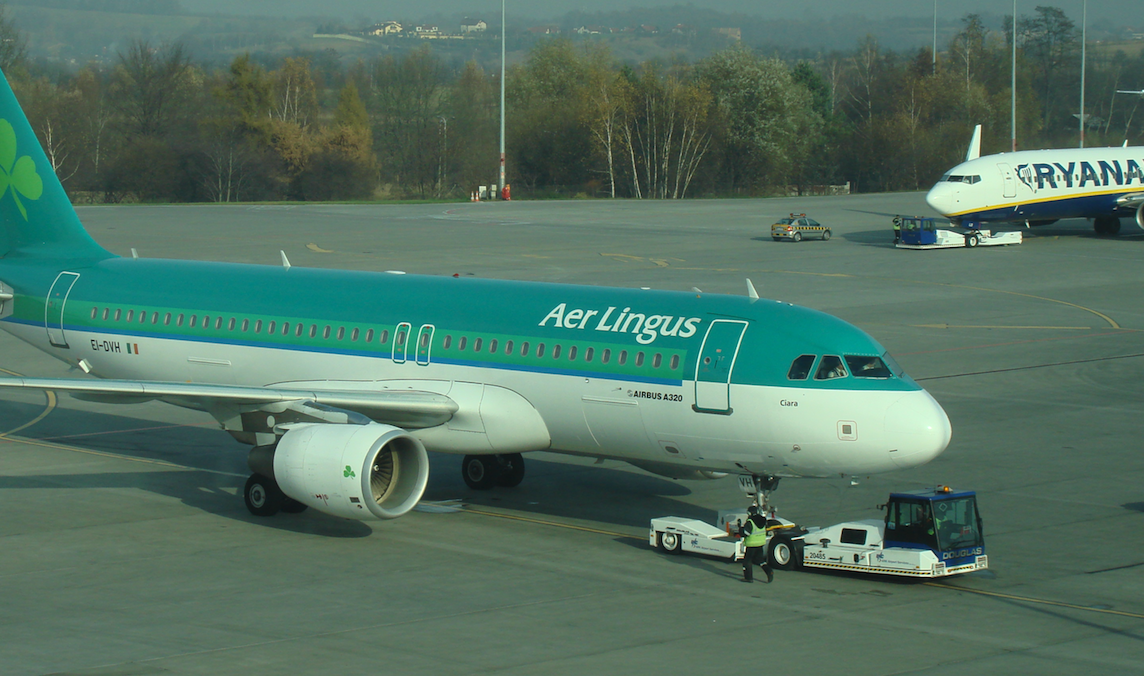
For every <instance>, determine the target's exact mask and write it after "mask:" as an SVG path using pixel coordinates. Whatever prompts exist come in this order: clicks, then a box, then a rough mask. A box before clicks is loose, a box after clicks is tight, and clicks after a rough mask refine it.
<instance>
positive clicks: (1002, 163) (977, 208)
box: [926, 126, 1144, 235]
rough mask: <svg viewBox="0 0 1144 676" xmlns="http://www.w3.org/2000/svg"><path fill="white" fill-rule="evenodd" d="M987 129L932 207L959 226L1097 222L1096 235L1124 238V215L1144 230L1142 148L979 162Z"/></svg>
mask: <svg viewBox="0 0 1144 676" xmlns="http://www.w3.org/2000/svg"><path fill="white" fill-rule="evenodd" d="M980 138H981V127H980V126H978V127H977V130H976V131H974V135H973V140H972V141H971V142H970V145H969V152H968V153H967V154H966V161H965V162H962V163H961V164H959V165H957V166H956V167H954V168H953V169H950V170H949V171H947V172H946V173H945V175H944V176H942V177H941V179H940V180H939V181H938V182H937V184H936V185H934V187H933V188H932V189H930V191H929V193H928V194H927V195H926V203H928V204H929V205H930V207H932V208H933V209H934V210H935V211H937V212H938V213H940V214H941V215H942V216H945V217H947V218H949V219H950V220H951V221H953V222H955V223H958V224H960V225H966V226H971V227H976V226H978V225H981V224H985V223H995V222H1018V223H1025V224H1027V225H1045V224H1048V223H1052V222H1054V221H1057V220H1059V219H1061V218H1091V219H1092V221H1093V228H1094V229H1095V230H1096V232H1097V233H1098V234H1102V235H1115V234H1117V233H1119V232H1120V217H1121V216H1129V217H1134V218H1135V219H1136V224H1137V225H1139V226H1140V227H1141V228H1144V147H1139V146H1137V147H1131V148H1129V147H1121V148H1080V149H1076V148H1074V149H1062V150H1022V151H1018V152H1015V153H1000V154H998V155H987V156H985V157H979V153H978V150H979V149H980Z"/></svg>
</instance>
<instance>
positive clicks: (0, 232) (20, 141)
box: [0, 74, 112, 259]
mask: <svg viewBox="0 0 1144 676" xmlns="http://www.w3.org/2000/svg"><path fill="white" fill-rule="evenodd" d="M111 255H112V254H110V253H108V252H107V251H106V250H104V249H103V248H102V247H101V246H99V245H98V244H96V243H95V240H93V239H92V238H91V236H90V235H88V234H87V231H85V230H84V229H83V225H81V224H80V222H79V217H78V216H77V215H76V213H75V209H73V208H72V205H71V201H70V200H69V199H68V196H67V193H66V192H64V187H63V185H62V184H60V180H59V178H58V177H57V176H56V172H55V171H54V170H53V169H52V165H51V163H49V162H48V158H47V155H45V154H44V150H43V147H42V146H40V141H39V139H37V138H36V134H35V132H33V131H32V126H31V125H30V124H29V123H28V118H27V116H25V115H24V111H23V110H22V109H21V108H20V104H19V102H18V101H16V95H15V94H13V93H12V88H11V87H10V86H9V85H8V80H7V78H6V77H3V75H2V74H0V258H15V257H27V256H37V257H53V258H68V259H77V258H81V259H82V258H94V259H100V258H108V257H110V256H111Z"/></svg>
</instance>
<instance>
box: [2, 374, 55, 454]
mask: <svg viewBox="0 0 1144 676" xmlns="http://www.w3.org/2000/svg"><path fill="white" fill-rule="evenodd" d="M0 371H3V372H4V373H7V374H8V375H10V376H15V377H17V378H23V377H24V376H23V374H21V373H16V372H15V371H9V370H8V369H2V368H0ZM43 393H44V396H45V397H47V399H48V404H47V406H45V407H44V410H43V412H42V413H40V415H38V416H36V417H35V418H32V419H31V420H30V421H29V422H26V423H24V424H23V425H20V426H19V427H17V428H16V429H14V430H8V431H7V432H0V439H3V438H4V437H6V436H8V435H9V434H15V433H17V432H19V431H20V430H26V429H28V428H29V427H31V426H32V425H35V424H36V423H38V422H40V421H41V420H43V419H44V418H46V417H48V414H49V413H51V412H52V411H54V410H55V408H56V404H57V403H59V400H58V399H57V398H56V393H55V392H52V391H51V390H43Z"/></svg>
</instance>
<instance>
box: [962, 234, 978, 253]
mask: <svg viewBox="0 0 1144 676" xmlns="http://www.w3.org/2000/svg"><path fill="white" fill-rule="evenodd" d="M978 244H981V235H978V234H977V233H976V232H974V233H970V234H968V235H966V236H965V246H967V247H969V248H970V249H972V248H973V247H975V246H977V245H978Z"/></svg>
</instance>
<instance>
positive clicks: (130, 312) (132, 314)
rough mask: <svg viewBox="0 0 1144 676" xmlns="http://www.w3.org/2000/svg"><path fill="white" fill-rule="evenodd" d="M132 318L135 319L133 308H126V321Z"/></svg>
mask: <svg viewBox="0 0 1144 676" xmlns="http://www.w3.org/2000/svg"><path fill="white" fill-rule="evenodd" d="M133 319H135V310H128V311H127V321H131V320H133Z"/></svg>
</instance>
